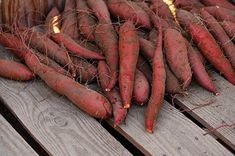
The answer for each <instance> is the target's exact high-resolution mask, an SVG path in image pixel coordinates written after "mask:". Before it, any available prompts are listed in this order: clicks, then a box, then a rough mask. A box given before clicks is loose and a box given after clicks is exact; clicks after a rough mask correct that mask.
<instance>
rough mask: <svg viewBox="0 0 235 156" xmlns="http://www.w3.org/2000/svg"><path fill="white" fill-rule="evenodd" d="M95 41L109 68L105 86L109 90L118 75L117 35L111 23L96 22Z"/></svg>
mask: <svg viewBox="0 0 235 156" xmlns="http://www.w3.org/2000/svg"><path fill="white" fill-rule="evenodd" d="M95 41H96V43H97V44H98V46H99V47H100V48H101V49H102V51H103V53H104V55H105V58H106V62H107V64H108V67H109V70H110V77H111V79H110V81H109V84H108V86H107V88H106V90H107V91H109V90H111V89H112V88H113V87H114V86H115V84H116V82H117V77H118V72H117V71H118V36H117V34H116V32H115V30H114V28H113V26H112V24H98V25H97V27H96V30H95Z"/></svg>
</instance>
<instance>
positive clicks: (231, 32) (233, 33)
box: [221, 21, 235, 42]
mask: <svg viewBox="0 0 235 156" xmlns="http://www.w3.org/2000/svg"><path fill="white" fill-rule="evenodd" d="M221 25H222V26H223V28H224V30H225V31H226V33H227V35H228V36H229V37H230V38H231V40H233V41H234V42H235V23H233V22H230V21H223V22H222V23H221Z"/></svg>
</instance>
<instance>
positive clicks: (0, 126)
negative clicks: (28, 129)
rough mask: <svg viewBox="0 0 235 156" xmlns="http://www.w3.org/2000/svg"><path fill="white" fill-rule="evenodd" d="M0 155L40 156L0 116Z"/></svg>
mask: <svg viewBox="0 0 235 156" xmlns="http://www.w3.org/2000/svg"><path fill="white" fill-rule="evenodd" d="M0 153H1V154H0V155H5V156H16V155H17V156H25V155H30V156H35V155H38V154H37V153H36V152H35V151H34V150H33V149H32V148H31V147H30V146H29V145H28V144H27V143H26V141H25V140H24V139H23V138H22V137H21V136H20V135H19V134H18V133H17V132H16V131H15V130H14V128H13V127H12V126H11V125H10V124H9V123H8V122H7V121H6V120H5V119H4V118H3V116H2V115H0Z"/></svg>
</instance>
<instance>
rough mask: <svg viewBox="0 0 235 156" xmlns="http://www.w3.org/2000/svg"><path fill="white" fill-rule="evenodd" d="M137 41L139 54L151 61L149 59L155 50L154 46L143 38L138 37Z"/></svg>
mask: <svg viewBox="0 0 235 156" xmlns="http://www.w3.org/2000/svg"><path fill="white" fill-rule="evenodd" d="M156 40H157V39H156ZM139 42H140V52H141V54H142V55H144V57H145V58H147V59H148V60H149V61H150V62H151V60H152V59H153V55H154V51H155V47H154V45H153V43H152V42H151V41H148V40H146V39H143V38H140V39H139Z"/></svg>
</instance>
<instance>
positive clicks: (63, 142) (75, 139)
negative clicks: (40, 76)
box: [0, 78, 130, 156]
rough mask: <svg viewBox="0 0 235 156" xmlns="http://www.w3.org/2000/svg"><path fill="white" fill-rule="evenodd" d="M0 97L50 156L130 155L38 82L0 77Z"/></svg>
mask: <svg viewBox="0 0 235 156" xmlns="http://www.w3.org/2000/svg"><path fill="white" fill-rule="evenodd" d="M0 97H1V98H2V100H3V101H4V102H5V104H7V106H8V107H9V108H10V109H11V111H12V112H13V113H14V114H15V115H16V116H17V117H18V118H19V120H20V121H21V122H22V124H23V125H24V126H25V128H26V129H27V130H28V131H29V132H30V133H31V134H32V135H33V137H34V138H35V139H36V140H38V142H39V143H40V144H41V145H42V146H43V147H44V148H45V149H46V150H47V151H48V152H49V153H50V154H52V155H63V156H64V155H78V154H79V155H92V154H94V153H95V154H96V155H130V153H129V152H128V151H127V150H126V149H125V148H124V147H123V146H122V145H121V144H120V143H119V142H118V141H116V140H115V139H114V138H113V137H112V136H111V135H110V134H109V133H108V132H107V131H106V130H105V129H104V128H103V127H102V126H101V125H100V124H99V123H98V122H97V121H96V120H94V119H93V118H91V117H89V116H88V115H86V114H85V113H83V112H82V111H80V110H79V109H78V108H77V107H75V106H74V105H73V104H71V103H70V102H69V101H68V100H67V99H66V98H64V97H60V96H59V95H57V94H56V93H55V92H53V91H52V90H50V89H49V88H48V87H47V86H46V85H45V84H44V83H43V82H42V81H40V80H34V81H32V82H27V83H24V82H15V81H11V80H6V79H3V78H0Z"/></svg>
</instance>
